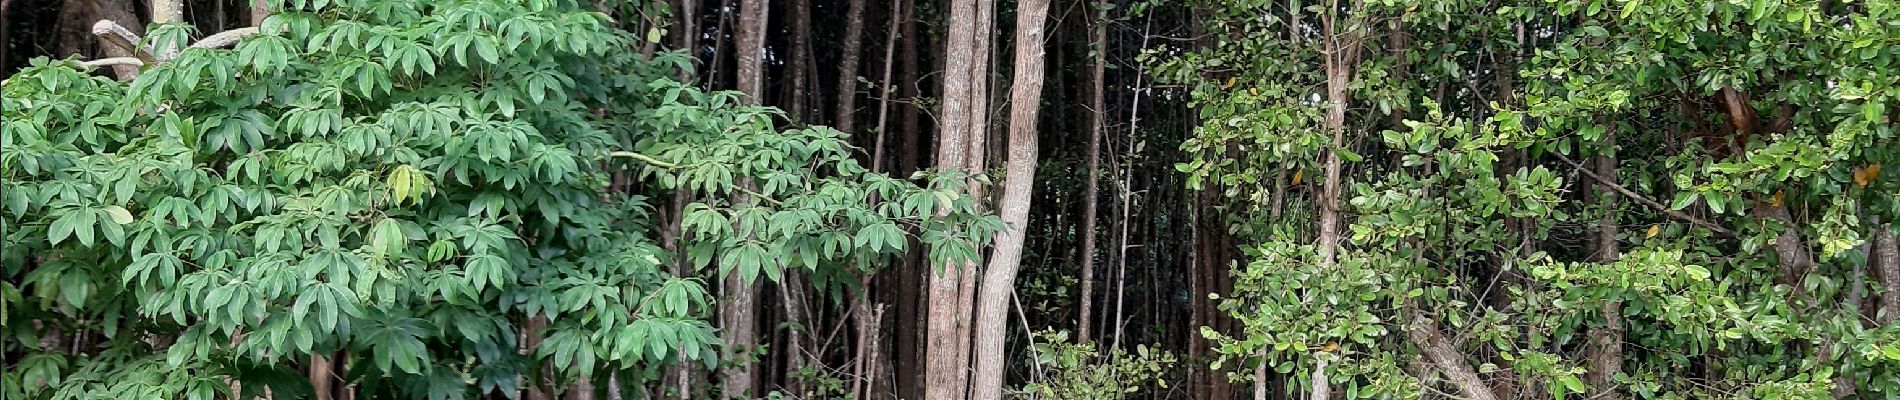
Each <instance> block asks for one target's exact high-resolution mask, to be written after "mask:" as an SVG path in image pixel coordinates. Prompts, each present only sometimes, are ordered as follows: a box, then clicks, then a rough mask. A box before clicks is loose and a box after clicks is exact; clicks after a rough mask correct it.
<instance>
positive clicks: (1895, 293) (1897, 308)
mask: <svg viewBox="0 0 1900 400" xmlns="http://www.w3.org/2000/svg"><path fill="white" fill-rule="evenodd" d="M1874 230H1876V231H1877V232H1874V244H1873V246H1872V247H1871V248H1869V250H1870V251H1869V252H1868V253H1869V254H1870V255H1872V256H1873V257H1869V258H1868V259H1870V260H1873V261H1875V262H1874V263H1872V264H1874V265H1875V267H1874V273H1875V275H1878V278H1879V279H1880V307H1878V309H1879V311H1876V312H1875V313H1874V320H1875V321H1879V322H1880V325H1881V326H1886V325H1887V324H1891V323H1893V321H1894V320H1896V319H1900V240H1895V239H1894V233H1893V223H1887V224H1886V226H1879V227H1874Z"/></svg>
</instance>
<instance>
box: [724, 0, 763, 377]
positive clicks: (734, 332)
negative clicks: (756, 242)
mask: <svg viewBox="0 0 1900 400" xmlns="http://www.w3.org/2000/svg"><path fill="white" fill-rule="evenodd" d="M770 10H771V2H770V0H742V1H741V6H740V8H739V23H738V25H739V37H738V38H737V39H735V40H736V42H737V43H736V44H735V46H734V47H736V49H735V52H736V53H737V54H738V62H737V63H738V66H737V67H736V69H737V71H738V77H737V78H736V79H735V80H737V81H738V84H739V91H740V92H742V93H744V94H745V97H746V100H745V101H746V102H748V103H751V104H758V103H759V101H760V100H761V99H763V98H764V97H765V76H764V70H763V68H764V66H765V65H764V63H765V29H766V21H767V18H768V14H769V13H768V12H769V11H770ZM745 184H749V182H747V183H741V185H745ZM736 197H737V198H736V199H735V201H734V202H735V203H742V202H747V201H751V200H750V199H747V198H746V196H736ZM759 292H760V286H759V284H758V282H748V281H746V280H745V279H744V277H742V276H740V274H736V273H735V274H730V275H728V276H726V278H725V287H724V288H723V289H722V292H721V294H720V295H721V297H722V298H721V299H720V301H719V305H720V308H721V310H720V313H719V318H720V326H721V328H722V332H721V334H723V335H724V336H725V339H726V350H727V351H729V352H733V353H735V354H747V357H750V354H749V353H750V352H751V351H752V349H753V348H755V347H757V346H758V340H757V338H756V337H755V336H754V335H756V332H755V326H754V324H755V322H756V321H755V319H756V315H754V310H753V302H754V301H755V300H756V299H757V298H758V296H759ZM730 355H732V354H729V356H730ZM753 364H754V363H753V362H751V361H750V360H740V362H738V363H735V364H733V365H727V366H725V367H724V368H723V369H724V371H723V375H724V378H725V379H724V380H723V381H722V382H721V385H722V388H723V389H724V390H723V391H722V392H721V393H720V395H721V396H724V398H728V399H730V398H737V397H741V396H758V395H759V394H760V393H759V391H757V390H755V389H756V388H757V387H756V386H754V385H755V381H756V377H755V376H754V371H753V368H752V367H753Z"/></svg>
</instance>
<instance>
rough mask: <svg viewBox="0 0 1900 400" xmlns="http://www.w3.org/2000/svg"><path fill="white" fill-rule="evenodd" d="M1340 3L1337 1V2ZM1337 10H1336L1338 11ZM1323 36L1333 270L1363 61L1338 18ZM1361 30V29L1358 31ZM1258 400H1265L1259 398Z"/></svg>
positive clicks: (1324, 259) (1326, 209)
mask: <svg viewBox="0 0 1900 400" xmlns="http://www.w3.org/2000/svg"><path fill="white" fill-rule="evenodd" d="M1335 3H1336V2H1335ZM1334 9H1336V7H1335V8H1334ZM1321 18H1322V21H1321V22H1322V23H1321V24H1320V25H1321V30H1322V31H1323V32H1322V34H1321V36H1323V37H1324V42H1325V54H1322V57H1323V58H1324V59H1325V65H1324V67H1325V71H1326V105H1327V107H1326V122H1325V123H1326V131H1327V132H1330V133H1331V134H1332V147H1333V149H1329V150H1327V151H1326V178H1325V179H1326V180H1325V182H1324V183H1323V184H1322V185H1323V186H1321V187H1320V194H1319V197H1320V198H1319V201H1318V203H1319V268H1320V269H1322V270H1324V269H1332V267H1333V265H1334V264H1336V261H1337V258H1338V257H1337V256H1338V253H1339V242H1340V235H1339V220H1340V218H1339V192H1340V188H1341V185H1342V182H1340V170H1341V169H1342V166H1341V162H1340V157H1339V150H1337V149H1339V148H1341V147H1343V146H1345V145H1346V141H1345V136H1346V108H1347V104H1348V103H1349V102H1350V101H1351V100H1352V99H1351V98H1350V97H1348V96H1350V93H1349V92H1347V86H1349V85H1351V84H1352V70H1353V68H1354V65H1356V64H1358V62H1359V57H1358V54H1359V45H1360V43H1359V40H1360V38H1359V35H1358V32H1356V31H1354V32H1346V33H1345V34H1344V35H1343V36H1342V35H1341V34H1340V33H1339V31H1338V27H1336V26H1335V25H1338V24H1339V23H1341V22H1343V21H1338V19H1339V18H1340V17H1339V16H1338V15H1336V14H1335V15H1325V16H1322V17H1321ZM1354 29H1357V28H1354ZM1311 384H1312V397H1311V398H1313V399H1316V400H1317V399H1324V398H1325V397H1323V396H1324V395H1326V394H1327V393H1329V392H1330V390H1328V389H1329V388H1328V387H1327V379H1326V375H1325V371H1324V370H1323V369H1315V372H1314V373H1313V377H1312V382H1311ZM1255 400H1265V398H1264V396H1256V397H1255Z"/></svg>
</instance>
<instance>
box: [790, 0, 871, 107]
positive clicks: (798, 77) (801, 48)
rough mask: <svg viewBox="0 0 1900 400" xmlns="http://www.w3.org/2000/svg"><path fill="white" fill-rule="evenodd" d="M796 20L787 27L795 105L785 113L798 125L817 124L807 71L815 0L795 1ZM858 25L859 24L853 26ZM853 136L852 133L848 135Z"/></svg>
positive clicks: (792, 96)
mask: <svg viewBox="0 0 1900 400" xmlns="http://www.w3.org/2000/svg"><path fill="white" fill-rule="evenodd" d="M790 8H791V10H792V15H791V17H792V20H791V21H790V23H788V24H786V25H787V26H788V27H789V28H791V29H790V30H791V31H792V32H791V33H792V37H791V38H790V40H791V42H792V45H791V59H790V60H786V62H785V65H786V69H785V75H786V77H787V78H790V80H791V87H792V90H791V101H790V102H789V103H790V104H789V107H787V108H786V109H785V112H786V113H787V114H789V115H791V117H792V121H794V123H796V124H810V123H816V119H814V118H812V117H811V116H812V114H813V113H812V112H811V108H810V106H809V105H810V99H809V98H807V96H810V95H811V94H810V93H809V92H810V91H811V90H810V87H811V82H810V80H809V79H808V78H809V75H811V74H810V73H809V72H807V70H806V68H807V67H808V66H809V63H810V62H811V0H792V4H791V7H790ZM853 23H856V22H853ZM845 132H847V133H849V132H850V131H845Z"/></svg>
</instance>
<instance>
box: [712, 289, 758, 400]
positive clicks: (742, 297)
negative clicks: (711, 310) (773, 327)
mask: <svg viewBox="0 0 1900 400" xmlns="http://www.w3.org/2000/svg"><path fill="white" fill-rule="evenodd" d="M759 291H760V290H759V284H758V282H747V281H746V280H745V278H744V277H743V276H741V274H738V273H731V274H728V275H727V276H726V279H725V287H724V288H722V291H721V293H720V299H719V306H720V312H719V327H720V335H721V336H723V337H725V339H726V351H727V352H729V353H728V354H727V355H726V358H728V359H734V360H737V362H735V363H732V364H730V365H726V366H724V367H722V368H721V369H722V370H723V371H721V374H722V375H724V380H723V381H721V382H720V383H721V386H720V387H721V389H722V390H723V391H722V392H721V393H720V396H722V397H720V398H724V399H735V398H752V397H756V396H758V395H759V393H758V392H757V391H756V390H753V389H754V386H753V384H754V381H755V380H756V379H755V377H754V375H753V370H752V367H753V364H756V363H755V362H754V360H752V359H751V358H752V354H751V353H752V350H753V348H755V347H757V345H758V338H756V337H755V332H754V328H755V327H754V323H755V321H754V319H755V318H756V316H755V315H754V313H753V309H752V308H753V304H752V303H753V301H754V299H757V298H758V297H759ZM749 396H750V397H749Z"/></svg>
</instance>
